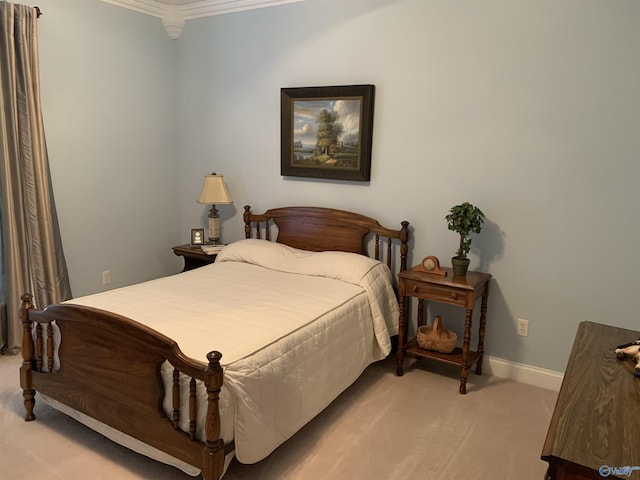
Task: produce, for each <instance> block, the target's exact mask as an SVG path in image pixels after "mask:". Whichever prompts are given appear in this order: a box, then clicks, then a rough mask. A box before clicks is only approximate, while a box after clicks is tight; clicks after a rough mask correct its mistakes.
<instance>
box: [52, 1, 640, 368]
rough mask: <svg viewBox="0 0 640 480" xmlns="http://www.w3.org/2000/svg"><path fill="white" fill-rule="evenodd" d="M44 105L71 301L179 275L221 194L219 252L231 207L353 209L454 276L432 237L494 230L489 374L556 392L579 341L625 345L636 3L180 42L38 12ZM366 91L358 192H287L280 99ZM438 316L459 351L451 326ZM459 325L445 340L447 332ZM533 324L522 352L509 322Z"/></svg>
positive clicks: (486, 241) (94, 12)
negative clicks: (458, 215)
mask: <svg viewBox="0 0 640 480" xmlns="http://www.w3.org/2000/svg"><path fill="white" fill-rule="evenodd" d="M41 7H42V8H43V9H44V10H45V16H44V17H43V18H42V19H41V23H40V33H41V67H42V81H43V103H44V109H45V122H46V129H47V138H48V141H49V150H50V157H51V164H52V170H53V172H52V173H53V177H54V178H53V180H54V188H55V191H56V196H57V200H58V210H59V216H60V221H61V224H62V225H61V227H62V234H63V240H64V242H65V248H66V254H67V260H68V263H69V266H70V270H71V278H72V287H73V288H74V293H75V294H84V293H89V292H92V291H98V290H100V289H102V288H104V287H102V285H101V283H100V280H101V277H100V273H101V272H102V270H105V269H110V270H111V273H112V277H113V279H114V284H115V286H117V284H119V282H121V284H126V283H133V282H135V281H140V280H144V279H146V278H153V277H156V276H160V275H163V274H166V273H172V272H175V271H177V270H178V269H179V266H180V262H179V260H178V259H176V258H174V257H173V256H172V254H171V251H170V247H171V246H172V245H175V244H177V243H180V242H187V241H188V233H189V229H190V228H192V227H200V226H205V221H206V210H207V209H206V207H203V206H200V205H197V204H196V202H195V199H196V197H197V195H198V192H199V189H200V187H201V184H202V177H203V175H204V174H205V173H207V172H210V171H213V170H215V171H217V172H218V173H222V174H224V175H225V179H226V180H227V183H228V185H229V189H230V191H231V194H232V196H233V198H234V205H222V206H220V207H219V210H220V211H221V215H222V217H223V218H222V220H223V223H222V225H223V231H222V234H223V240H225V241H232V240H235V239H238V238H241V237H242V232H243V231H242V227H241V212H242V206H243V205H245V204H251V205H253V206H254V210H256V211H262V210H264V209H267V208H271V207H275V206H282V205H290V204H301V205H322V206H329V207H335V208H345V209H349V210H354V211H358V212H361V213H364V214H367V215H371V216H375V217H376V218H378V219H380V221H381V222H382V223H384V224H385V225H388V226H396V225H399V222H400V221H401V220H404V219H406V220H409V221H410V222H411V224H412V226H413V234H414V244H413V249H412V258H411V260H412V262H413V263H416V262H418V261H419V260H420V259H421V258H422V257H423V256H425V255H428V254H433V255H437V256H439V257H440V259H441V261H442V263H443V264H445V265H447V264H448V263H449V258H450V257H451V256H452V254H453V252H454V250H455V247H456V241H457V239H456V237H455V234H453V233H452V232H449V231H448V230H447V229H446V224H445V221H444V216H445V215H446V213H447V211H448V209H449V208H450V207H451V206H453V205H454V204H457V203H460V202H463V201H470V202H472V203H474V204H476V205H478V206H479V207H480V208H482V209H483V210H484V212H485V213H486V214H487V217H488V221H487V224H486V226H485V229H484V230H483V232H482V233H481V234H480V235H479V236H478V237H477V238H475V239H474V245H473V255H472V268H476V269H481V270H484V271H487V272H490V273H491V274H493V275H494V279H495V280H494V281H493V283H492V292H491V299H490V302H489V323H488V326H487V341H486V345H487V353H488V354H490V355H492V356H495V357H501V358H504V359H507V360H511V361H514V362H521V363H524V364H528V365H533V366H537V367H542V368H548V369H552V370H557V371H562V370H564V367H565V362H566V358H567V356H568V350H569V349H570V346H571V343H572V340H573V337H574V335H575V331H576V328H577V324H578V323H579V322H580V321H583V320H592V321H598V322H603V323H609V324H615V325H620V326H625V327H632V328H633V327H636V328H637V321H635V315H634V313H635V312H634V311H633V309H632V306H633V305H634V302H633V296H634V295H635V294H636V291H637V290H638V288H637V280H636V270H637V267H638V263H639V262H638V259H637V257H636V255H635V252H634V249H633V246H634V243H635V239H636V238H637V237H638V234H639V233H640V227H639V222H637V221H636V220H635V216H634V213H635V212H634V210H635V209H634V206H635V203H636V200H637V198H638V194H637V193H636V185H637V181H638V174H639V173H640V172H639V170H640V166H639V164H638V161H637V159H636V158H635V157H634V155H635V154H637V152H638V151H639V147H640V145H638V143H639V142H640V139H639V138H638V137H639V136H638V135H635V133H636V131H637V125H638V115H639V114H638V112H640V96H639V95H638V93H637V92H638V89H637V84H638V77H639V76H640V63H639V62H638V61H637V59H638V54H639V53H640V52H639V50H640V4H639V3H637V2H635V1H633V0H618V1H615V2H611V1H607V0H583V1H581V2H575V1H574V0H516V1H504V0H483V1H482V2H460V1H451V0H441V1H432V0H349V1H348V2H345V1H344V0H307V1H306V2H303V3H296V4H291V5H286V6H281V7H273V8H265V9H261V10H255V11H250V12H241V13H234V14H228V15H222V16H216V17H209V18H203V19H197V20H190V21H188V22H187V25H186V28H185V30H184V32H183V34H182V36H181V37H180V38H179V39H178V40H176V41H172V40H170V39H169V37H168V36H167V35H166V33H164V32H163V30H162V27H161V24H160V20H159V19H156V18H152V17H145V16H144V15H141V14H138V13H134V12H130V11H127V10H124V9H120V8H118V7H114V6H111V5H107V4H104V3H102V2H99V1H97V0H95V1H92V2H86V1H83V0H58V1H56V2H55V3H53V2H52V3H51V4H50V5H49V4H42V5H41ZM359 83H373V84H375V85H376V104H375V122H374V140H373V161H372V176H371V182H370V183H368V184H360V183H349V182H327V181H320V180H315V181H314V180H302V179H294V178H286V179H285V178H282V177H281V176H280V174H279V168H280V167H279V163H280V127H279V121H280V103H279V99H280V88H281V87H296V86H309V85H348V84H359ZM430 313H431V314H432V315H433V314H442V315H443V317H444V320H445V322H446V323H447V324H448V325H449V326H451V327H453V328H455V329H458V331H460V325H459V324H460V323H461V319H460V317H459V315H460V314H461V312H459V311H457V310H455V309H447V308H443V307H440V306H437V305H432V306H431V307H430ZM456 316H458V318H456ZM517 318H525V319H528V320H529V321H530V327H529V336H528V337H518V336H516V319H517Z"/></svg>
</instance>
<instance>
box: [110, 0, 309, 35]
mask: <svg viewBox="0 0 640 480" xmlns="http://www.w3.org/2000/svg"><path fill="white" fill-rule="evenodd" d="M102 1H103V2H106V3H110V4H112V5H117V6H119V7H123V8H127V9H129V10H134V11H136V12H139V13H144V14H145V15H151V16H154V17H158V18H161V19H162V25H163V26H164V29H165V30H166V32H167V34H168V35H169V36H170V37H171V38H173V39H176V38H178V37H179V36H180V35H181V34H182V30H183V29H184V25H185V21H186V20H192V19H194V18H201V17H210V16H213V15H223V14H225V13H234V12H241V11H243V10H255V9H258V8H266V7H275V6H278V5H285V4H288V3H297V2H304V1H305V0H199V1H193V2H191V3H185V4H184V5H169V4H166V3H162V2H161V1H159V0H102Z"/></svg>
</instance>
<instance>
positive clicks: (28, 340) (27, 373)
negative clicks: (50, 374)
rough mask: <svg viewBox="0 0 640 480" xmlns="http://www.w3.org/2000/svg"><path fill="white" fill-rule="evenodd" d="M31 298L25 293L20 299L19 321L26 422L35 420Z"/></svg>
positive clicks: (21, 383)
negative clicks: (20, 325) (30, 319)
mask: <svg viewBox="0 0 640 480" xmlns="http://www.w3.org/2000/svg"><path fill="white" fill-rule="evenodd" d="M32 298H33V297H32V296H31V295H30V294H28V293H25V294H24V295H22V297H20V300H22V304H21V305H20V321H21V322H22V366H21V367H20V387H21V388H22V396H23V397H24V409H25V416H24V419H25V420H26V421H27V422H30V421H31V420H35V419H36V416H35V415H34V414H33V407H34V406H35V403H36V400H35V397H36V391H35V390H34V389H33V378H32V376H31V372H32V368H33V353H34V344H33V336H32V335H31V322H30V321H29V310H31V309H32V308H33V303H31V299H32Z"/></svg>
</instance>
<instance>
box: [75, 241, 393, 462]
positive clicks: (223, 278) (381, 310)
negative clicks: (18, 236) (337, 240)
mask: <svg viewBox="0 0 640 480" xmlns="http://www.w3.org/2000/svg"><path fill="white" fill-rule="evenodd" d="M68 303H74V304H80V305H87V306H92V307H97V308H102V309H105V310H109V311H112V312H116V313H119V314H121V315H124V316H126V317H129V318H131V319H134V320H136V321H138V322H140V323H144V324H146V325H148V326H150V327H152V328H153V329H155V330H157V331H159V332H161V333H163V334H164V335H167V336H168V337H170V338H172V339H174V340H176V341H177V343H178V345H179V346H180V348H181V350H182V351H183V352H184V353H185V354H186V355H188V356H189V357H192V358H194V359H199V360H202V361H206V354H207V353H208V352H209V351H211V350H219V351H220V352H222V354H223V357H222V361H221V363H222V365H223V367H224V370H225V376H224V385H223V389H222V393H221V405H222V411H221V416H222V436H223V438H224V440H225V441H230V440H231V439H232V438H233V439H234V440H235V445H236V456H237V458H238V459H239V460H240V461H241V462H243V463H254V462H257V461H259V460H262V459H263V458H265V457H266V456H267V455H269V453H271V452H272V451H273V450H274V449H275V448H276V447H277V446H278V445H280V444H281V443H282V442H284V441H285V440H287V439H288V438H289V437H291V436H292V435H293V434H294V433H295V432H296V431H297V430H298V429H299V428H300V427H302V426H303V425H304V424H305V423H307V422H308V421H309V420H311V419H312V418H313V417H314V416H316V415H317V414H318V413H319V412H320V411H322V409H324V408H325V407H326V406H327V405H328V404H329V403H330V402H331V401H332V400H333V399H334V398H335V397H336V396H337V395H339V394H340V393H341V392H342V391H343V390H344V389H346V388H347V387H348V386H349V385H350V384H351V383H353V382H354V381H355V380H356V379H357V378H358V376H359V375H360V374H361V373H362V371H363V370H364V369H365V368H366V366H367V365H369V364H370V363H371V362H373V361H376V360H379V359H382V358H384V357H385V356H386V355H387V354H388V353H389V351H390V340H389V336H390V335H393V334H395V333H397V320H398V307H397V302H396V299H395V295H394V292H393V289H392V286H391V275H390V272H389V270H388V268H387V267H386V265H384V264H382V263H380V262H377V261H375V260H372V259H369V258H367V257H364V256H361V255H355V254H348V253H342V252H320V253H312V252H306V251H302V250H296V249H292V248H290V247H286V246H283V245H280V244H276V243H273V242H267V241H264V240H243V241H240V242H236V243H233V244H231V245H229V246H227V247H225V248H224V250H223V251H222V253H221V254H219V256H218V258H217V261H216V263H215V264H212V265H208V266H206V267H202V268H199V269H195V270H191V271H188V272H184V273H181V274H178V275H174V276H171V277H165V278H161V279H158V280H152V281H149V282H145V283H142V284H139V285H134V286H131V287H125V288H121V289H117V290H111V291H108V292H103V293H100V294H96V295H91V296H87V297H82V298H78V299H73V300H71V301H69V302H68ZM165 408H167V406H165Z"/></svg>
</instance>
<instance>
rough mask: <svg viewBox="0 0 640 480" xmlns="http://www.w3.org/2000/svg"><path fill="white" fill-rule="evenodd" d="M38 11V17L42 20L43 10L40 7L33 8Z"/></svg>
mask: <svg viewBox="0 0 640 480" xmlns="http://www.w3.org/2000/svg"><path fill="white" fill-rule="evenodd" d="M33 8H35V9H36V17H37V18H40V17H41V16H42V10H40V7H33Z"/></svg>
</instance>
